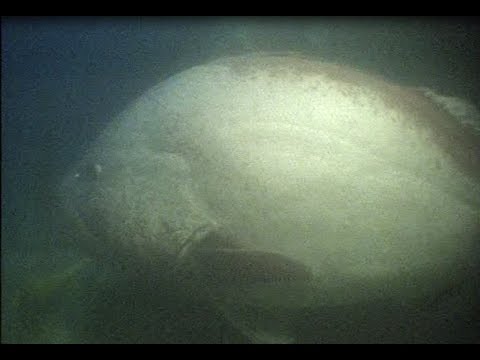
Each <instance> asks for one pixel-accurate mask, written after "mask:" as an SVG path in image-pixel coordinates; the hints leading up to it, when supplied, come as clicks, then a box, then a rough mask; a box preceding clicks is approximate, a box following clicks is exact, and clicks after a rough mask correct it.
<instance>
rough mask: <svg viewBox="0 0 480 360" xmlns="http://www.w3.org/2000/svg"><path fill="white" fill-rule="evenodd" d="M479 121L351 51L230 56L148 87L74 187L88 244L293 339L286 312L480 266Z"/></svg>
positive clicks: (276, 336)
mask: <svg viewBox="0 0 480 360" xmlns="http://www.w3.org/2000/svg"><path fill="white" fill-rule="evenodd" d="M478 121H479V115H478V111H477V110H476V109H475V107H473V106H472V105H470V104H468V103H466V102H464V101H462V100H459V99H456V98H452V97H446V96H441V95H439V94H437V93H435V92H434V91H432V90H429V89H424V88H412V87H406V86H398V85H395V84H391V83H389V82H388V81H386V80H384V79H383V78H381V77H379V76H376V75H372V74H368V73H365V72H362V71H358V70H355V69H352V68H350V67H346V66H341V65H336V64H331V63H326V62H322V61H318V60H313V59H309V58H305V57H303V56H300V55H295V54H283V55H282V54H280V55H279V54H252V55H244V56H236V57H227V58H221V59H218V60H215V61H212V62H210V63H207V64H205V65H201V66H196V67H193V68H191V69H188V70H185V71H183V72H181V73H179V74H177V75H174V76H172V77H170V78H169V79H167V80H165V81H163V82H162V83H160V84H159V85H158V86H156V87H154V88H153V89H151V90H150V91H148V92H147V93H146V94H145V95H144V96H142V97H141V98H139V99H138V100H137V101H136V102H135V103H134V104H132V105H131V106H130V107H129V108H128V109H127V110H126V111H124V112H123V113H122V114H121V115H120V116H119V117H118V119H116V120H115V121H113V122H112V123H111V124H110V125H109V126H108V127H107V128H106V129H105V131H104V132H103V133H102V134H101V136H100V137H99V138H98V140H97V142H96V143H95V144H94V145H93V146H92V147H91V149H90V150H89V151H88V153H87V154H86V155H85V156H84V158H83V159H82V160H81V161H80V162H79V163H78V164H77V165H76V166H74V168H73V169H72V171H71V173H70V174H68V175H67V176H66V178H65V181H64V183H63V186H62V193H63V197H64V201H65V205H66V208H67V209H69V210H70V211H71V212H72V214H74V217H73V218H74V219H76V224H77V225H76V226H78V229H80V228H81V229H83V230H82V231H83V232H82V236H81V241H82V242H84V243H85V245H87V248H89V249H90V250H91V251H92V250H93V251H94V252H95V253H97V254H98V255H99V256H103V257H104V258H108V259H111V260H112V261H114V262H116V261H118V262H120V261H125V262H126V263H127V265H126V266H127V267H129V268H136V267H138V266H140V267H143V268H146V269H151V271H152V272H154V271H156V272H159V273H161V274H164V275H165V276H166V277H170V276H176V277H178V279H179V280H178V283H179V286H183V285H185V286H189V289H191V291H198V294H203V295H205V296H207V297H211V298H212V301H214V302H215V303H216V304H217V305H218V308H219V309H221V310H222V311H223V312H224V314H225V316H226V317H227V318H228V319H230V320H231V321H232V322H233V323H235V324H236V326H237V327H238V328H239V329H240V330H241V331H242V332H243V333H245V334H246V335H247V336H249V337H250V338H251V339H252V341H258V342H269V341H272V342H275V341H290V340H291V337H290V336H291V335H290V334H289V330H288V329H289V327H290V325H291V324H290V323H289V321H287V320H286V319H287V318H288V312H289V311H294V310H298V309H305V308H310V307H322V306H327V307H328V306H338V305H348V304H354V303H359V302H364V301H373V300H375V299H390V300H392V301H395V302H398V303H402V304H404V303H409V302H412V301H416V300H417V299H419V298H424V297H428V296H431V295H432V294H434V293H436V292H437V291H441V289H445V288H448V287H449V286H452V284H455V282H456V281H460V280H459V279H463V278H465V277H466V276H468V275H469V274H471V273H472V272H473V271H475V269H476V266H477V262H478V253H477V249H478V234H479V233H480V224H479V213H480V169H479V168H480V166H479V165H480V141H479V140H480V136H479V134H480V131H479V125H478V124H479V122H478ZM78 231H79V232H80V230H78ZM120 259H122V260H120ZM189 279H193V280H192V281H189ZM187 283H188V284H189V285H187ZM195 283H198V284H201V286H199V287H195V286H193V285H191V284H195ZM192 289H193V290H192ZM189 291H190V290H189ZM192 296H195V295H192Z"/></svg>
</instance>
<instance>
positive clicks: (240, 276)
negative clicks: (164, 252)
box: [177, 228, 312, 287]
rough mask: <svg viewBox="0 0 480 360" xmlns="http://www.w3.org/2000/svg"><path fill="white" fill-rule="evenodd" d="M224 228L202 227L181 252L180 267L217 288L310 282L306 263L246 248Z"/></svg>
mask: <svg viewBox="0 0 480 360" xmlns="http://www.w3.org/2000/svg"><path fill="white" fill-rule="evenodd" d="M240 244H241V242H240V241H238V240H236V239H235V238H234V237H232V236H231V235H228V234H226V232H223V231H222V230H218V229H215V230H212V231H208V230H207V229H205V228H202V229H199V230H198V231H196V232H195V233H194V234H193V235H192V239H190V240H189V241H187V242H186V244H185V245H184V247H183V248H182V250H181V251H180V254H179V257H178V263H177V269H178V270H183V271H188V272H191V273H192V274H191V275H192V277H196V278H198V279H199V280H200V281H202V283H204V284H208V285H210V286H214V287H218V286H221V287H225V286H227V287H232V286H233V287H239V286H240V287H241V286H248V285H258V284H279V283H285V282H298V281H302V282H304V281H309V280H311V279H312V272H311V270H310V269H309V268H308V267H307V266H306V265H304V264H303V263H301V262H299V261H297V260H294V259H292V258H290V257H288V256H285V255H282V254H280V253H277V252H273V251H261V250H254V249H247V248H244V247H242V246H241V245H240Z"/></svg>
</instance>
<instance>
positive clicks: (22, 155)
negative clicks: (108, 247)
mask: <svg viewBox="0 0 480 360" xmlns="http://www.w3.org/2000/svg"><path fill="white" fill-rule="evenodd" d="M479 34H480V25H479V22H478V19H473V18H452V19H448V18H446V19H428V18H386V19H382V18H372V19H370V18H366V19H355V18H332V19H329V18H318V19H316V18H308V19H305V20H303V19H298V18H285V19H281V18H280V19H268V18H267V19H262V18H251V19H250V18H233V19H228V18H225V19H224V18H218V19H215V18H206V19H202V18H198V19H190V18H173V19H167V18H158V19H156V18H148V19H142V18H139V19H138V18H132V19H128V18H119V19H116V18H81V19H80V18H79V19H75V18H68V19H67V18H66V19H62V18H45V19H38V18H35V19H34V18H4V19H3V21H2V233H1V235H2V251H1V256H2V258H1V264H2V342H4V343H92V342H93V343H97V342H100V343H105V342H120V343H212V342H214V343H222V342H240V343H243V342H247V341H248V340H247V339H246V338H245V337H244V336H243V335H241V334H239V333H238V332H237V331H236V330H234V329H233V328H232V327H231V326H230V325H229V324H228V323H227V322H226V321H224V320H223V319H222V317H221V316H220V315H218V314H217V312H216V311H215V309H213V308H212V306H211V305H209V304H208V303H203V302H202V301H196V300H195V298H194V297H191V296H188V295H190V294H188V293H187V294H184V293H181V292H179V291H178V289H176V287H175V284H169V283H165V282H161V281H158V280H157V279H156V278H155V275H154V274H149V273H137V274H135V275H132V274H127V273H126V271H124V270H125V269H122V268H121V267H120V268H117V267H113V266H109V265H107V264H98V263H95V262H94V261H92V260H89V259H87V258H85V257H84V256H83V255H82V253H81V252H80V251H78V250H76V247H75V246H74V244H71V243H69V242H68V241H67V239H66V238H65V236H62V232H60V231H58V223H59V222H61V221H62V219H61V215H59V213H58V209H56V205H55V204H56V195H55V194H56V184H58V182H59V179H60V178H61V177H62V176H63V175H64V174H65V172H66V171H67V170H68V169H69V166H70V165H71V164H72V163H73V162H75V161H76V160H78V159H79V158H80V157H81V155H82V153H83V152H84V151H85V150H86V149H87V148H88V146H89V144H91V143H92V141H93V140H94V139H95V137H96V136H97V135H98V133H99V132H100V131H101V130H102V129H103V128H104V127H105V125H107V124H108V122H109V121H110V120H112V119H113V118H114V117H115V116H116V115H118V114H119V113H120V112H121V111H122V110H123V109H124V108H125V107H126V106H127V104H129V103H130V102H131V101H133V100H134V99H136V98H137V97H138V96H140V95H141V94H142V93H144V92H145V91H146V90H147V89H149V88H150V87H152V86H153V85H155V84H157V83H158V82H159V81H161V80H163V79H165V78H167V77H168V76H170V75H172V74H174V73H176V72H178V71H181V70H183V69H187V68H189V67H190V66H192V65H196V64H200V63H203V62H205V61H208V60H209V59H213V58H216V57H219V56H222V55H231V54H242V53H245V52H252V51H300V52H303V53H305V54H308V55H313V56H318V57H321V58H323V59H326V60H329V61H333V62H337V63H342V64H349V65H352V66H355V67H358V68H361V69H366V70H371V71H374V72H377V73H380V74H382V75H383V76H385V77H386V78H388V79H391V80H393V81H394V82H397V83H400V84H405V85H413V86H424V87H429V88H432V89H436V90H437V91H438V92H439V93H443V94H445V95H451V96H457V97H460V98H464V99H467V100H469V101H471V102H472V103H474V104H476V105H477V106H479V105H480V85H479V84H480V71H479V70H480V69H479V59H480V35H479ZM479 284H480V282H479V279H478V277H477V278H472V279H468V280H467V281H465V282H464V283H462V284H458V286H455V287H454V288H452V289H448V290H447V291H446V292H445V293H444V294H443V295H442V296H441V297H440V298H438V299H433V300H431V301H429V302H428V304H425V305H424V306H422V307H420V308H415V309H411V308H399V307H396V306H395V305H392V304H389V303H382V302H375V303H372V304H362V305H358V306H351V307H348V308H347V307H333V308H320V309H310V310H309V311H308V312H303V313H301V314H296V315H295V316H297V317H298V321H297V322H296V329H295V332H296V333H297V337H298V341H299V342H315V343H317V342H319V343H322V342H373V343H378V342H401V343H404V342H426V343H449V342H454V343H469V342H476V343H479V339H480V317H479V314H480V311H478V310H479V298H480V295H479Z"/></svg>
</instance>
